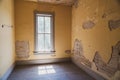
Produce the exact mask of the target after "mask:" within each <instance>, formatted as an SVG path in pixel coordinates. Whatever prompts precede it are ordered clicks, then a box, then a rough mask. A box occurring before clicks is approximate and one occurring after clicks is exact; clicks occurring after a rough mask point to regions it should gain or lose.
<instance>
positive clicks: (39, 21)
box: [38, 16, 44, 33]
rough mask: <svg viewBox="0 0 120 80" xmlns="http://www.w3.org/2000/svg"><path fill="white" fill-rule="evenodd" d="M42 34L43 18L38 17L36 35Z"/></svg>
mask: <svg viewBox="0 0 120 80" xmlns="http://www.w3.org/2000/svg"><path fill="white" fill-rule="evenodd" d="M43 32H44V17H40V16H39V17H38V33H43Z"/></svg>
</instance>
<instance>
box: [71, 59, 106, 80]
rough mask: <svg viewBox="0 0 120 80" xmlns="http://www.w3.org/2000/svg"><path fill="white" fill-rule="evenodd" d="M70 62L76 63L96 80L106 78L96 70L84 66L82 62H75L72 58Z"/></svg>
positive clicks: (104, 79)
mask: <svg viewBox="0 0 120 80" xmlns="http://www.w3.org/2000/svg"><path fill="white" fill-rule="evenodd" d="M72 62H73V63H74V64H75V65H77V66H78V67H79V68H81V69H82V70H83V71H85V72H86V73H88V74H89V75H90V76H92V77H93V78H95V79H96V80H108V78H106V77H103V76H102V75H100V74H98V73H97V72H95V71H93V70H91V69H90V68H88V67H86V66H84V65H83V64H77V63H76V62H75V61H74V60H72Z"/></svg>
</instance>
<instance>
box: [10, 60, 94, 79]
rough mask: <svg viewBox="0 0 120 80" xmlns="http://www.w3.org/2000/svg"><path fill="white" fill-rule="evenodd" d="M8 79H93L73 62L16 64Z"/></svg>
mask: <svg viewBox="0 0 120 80" xmlns="http://www.w3.org/2000/svg"><path fill="white" fill-rule="evenodd" d="M8 80H95V79H94V78H92V77H91V76H89V75H88V74H86V73H85V72H84V71H82V70H81V69H80V68H78V67H77V66H75V65H74V64H73V63H69V62H66V63H56V64H44V65H24V66H16V67H15V69H14V71H13V72H12V74H11V75H10V76H9V78H8Z"/></svg>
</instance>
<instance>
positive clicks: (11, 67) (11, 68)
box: [0, 63, 15, 80]
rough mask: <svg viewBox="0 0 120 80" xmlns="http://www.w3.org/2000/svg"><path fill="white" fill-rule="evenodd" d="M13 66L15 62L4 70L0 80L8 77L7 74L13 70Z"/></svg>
mask: <svg viewBox="0 0 120 80" xmlns="http://www.w3.org/2000/svg"><path fill="white" fill-rule="evenodd" d="M14 67H15V63H14V64H12V65H11V66H10V67H9V69H8V70H7V71H6V73H5V74H4V75H3V76H2V77H1V78H0V80H7V78H8V77H9V75H10V74H11V72H12V71H13V69H14Z"/></svg>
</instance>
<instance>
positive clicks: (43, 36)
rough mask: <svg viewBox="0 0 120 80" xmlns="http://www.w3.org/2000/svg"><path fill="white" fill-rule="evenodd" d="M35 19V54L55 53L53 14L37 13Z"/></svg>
mask: <svg viewBox="0 0 120 80" xmlns="http://www.w3.org/2000/svg"><path fill="white" fill-rule="evenodd" d="M35 17H36V29H35V53H53V52H54V37H53V35H54V33H53V32H54V30H53V14H41V13H36V14H35Z"/></svg>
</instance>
